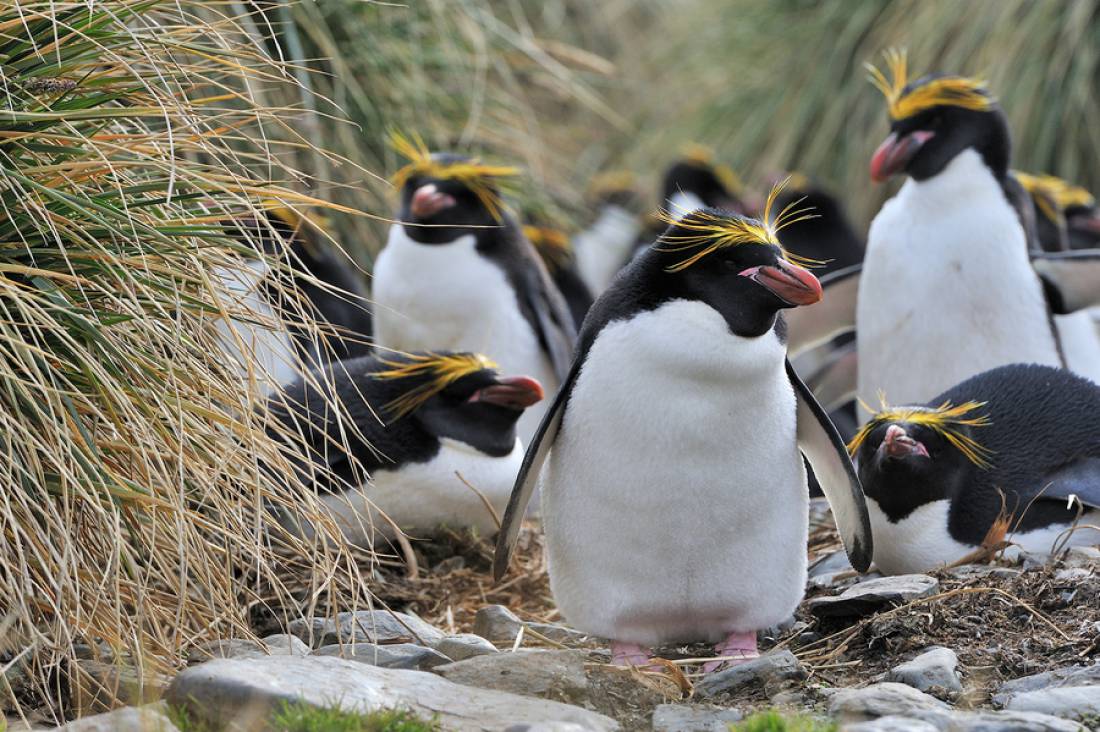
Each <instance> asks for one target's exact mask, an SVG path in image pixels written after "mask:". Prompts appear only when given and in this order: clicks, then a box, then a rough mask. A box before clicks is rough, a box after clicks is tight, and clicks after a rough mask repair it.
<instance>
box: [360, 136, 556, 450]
mask: <svg viewBox="0 0 1100 732" xmlns="http://www.w3.org/2000/svg"><path fill="white" fill-rule="evenodd" d="M395 147H397V149H398V151H399V152H400V153H402V154H403V155H404V156H405V157H407V158H408V159H409V160H410V161H411V162H410V163H409V164H408V165H406V166H405V167H403V168H402V169H401V170H399V171H398V172H397V174H396V175H395V176H394V185H395V186H396V187H397V188H398V190H399V191H400V192H401V206H400V210H399V212H398V222H397V223H395V224H393V226H391V227H390V232H389V238H388V239H387V241H386V246H385V247H384V248H383V249H382V251H381V253H380V254H379V255H378V259H377V261H376V262H375V265H374V286H373V292H372V294H373V296H374V302H375V306H376V307H375V339H376V342H377V344H378V345H379V346H380V347H382V348H387V349H394V350H402V351H414V350H424V349H447V350H466V351H476V352H482V353H491V354H493V358H494V359H496V360H497V361H498V362H499V363H500V364H501V368H502V369H503V370H504V371H506V372H508V373H524V374H530V375H531V376H533V377H534V378H536V379H537V380H538V381H539V382H540V383H542V384H543V386H544V387H545V388H546V389H547V390H548V391H550V392H551V393H552V392H553V391H555V390H556V389H557V388H558V384H560V383H561V380H562V379H563V378H564V377H565V374H566V373H567V372H568V370H569V363H570V360H571V358H572V352H573V340H574V337H575V330H574V328H573V320H572V316H571V315H570V314H569V309H568V307H567V306H566V304H565V301H564V300H563V299H562V296H561V293H559V292H558V289H557V287H555V286H554V283H553V282H551V281H550V276H549V275H548V274H547V272H546V268H545V267H544V266H543V264H542V261H541V260H540V259H539V256H538V254H536V253H535V251H534V249H533V247H532V246H531V244H530V242H528V241H527V240H526V239H525V238H524V237H523V234H522V232H521V231H520V228H519V225H518V224H517V223H516V222H515V220H514V219H513V218H512V217H511V216H510V215H509V214H508V213H507V212H506V211H505V210H504V207H503V203H502V201H501V199H500V192H499V187H498V186H499V183H500V181H501V180H506V179H507V178H509V177H511V176H514V175H516V174H517V171H516V170H515V169H514V168H506V167H498V166H490V165H485V164H483V163H480V162H478V161H476V160H471V159H468V158H465V157H460V156H457V155H448V154H436V155H432V154H431V153H429V152H428V150H427V148H426V147H425V146H424V144H423V142H421V141H420V140H419V139H417V140H416V141H415V142H410V141H409V140H407V139H405V138H403V137H400V136H395ZM543 411H544V409H543V408H542V407H541V406H539V407H536V408H534V409H529V410H527V412H526V413H525V414H524V415H523V417H522V419H521V420H520V425H519V432H520V436H521V437H522V438H523V439H524V441H525V442H526V441H528V440H529V439H530V437H531V436H532V435H533V434H534V432H535V429H536V428H537V427H538V423H539V420H540V419H541V418H542V414H543Z"/></svg>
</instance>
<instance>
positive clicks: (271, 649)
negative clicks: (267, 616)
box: [262, 633, 309, 656]
mask: <svg viewBox="0 0 1100 732" xmlns="http://www.w3.org/2000/svg"><path fill="white" fill-rule="evenodd" d="M262 643H263V644H264V646H266V647H267V652H268V653H270V654H271V655H272V656H308V655H309V646H307V645H306V644H305V643H303V642H302V639H301V638H299V637H298V636H295V635H290V634H289V633H275V634H274V635H269V636H266V637H265V638H264V639H263V641H262Z"/></svg>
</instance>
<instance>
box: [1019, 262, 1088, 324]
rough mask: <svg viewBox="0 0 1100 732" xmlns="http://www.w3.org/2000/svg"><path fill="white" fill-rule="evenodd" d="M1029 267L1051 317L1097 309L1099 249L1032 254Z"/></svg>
mask: <svg viewBox="0 0 1100 732" xmlns="http://www.w3.org/2000/svg"><path fill="white" fill-rule="evenodd" d="M1031 266H1032V267H1033V268H1034V269H1035V271H1036V272H1038V273H1039V277H1040V278H1041V279H1042V280H1043V289H1044V290H1046V295H1047V301H1048V302H1049V303H1050V309H1051V312H1053V313H1054V314H1055V315H1065V314H1067V313H1072V312H1076V311H1078V310H1081V309H1083V308H1087V307H1091V306H1093V305H1100V249H1078V250H1075V251H1072V252H1032V254H1031Z"/></svg>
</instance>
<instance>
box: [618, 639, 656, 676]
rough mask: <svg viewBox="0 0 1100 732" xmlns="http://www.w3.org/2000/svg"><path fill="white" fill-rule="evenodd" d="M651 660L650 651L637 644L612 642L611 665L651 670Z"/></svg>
mask: <svg viewBox="0 0 1100 732" xmlns="http://www.w3.org/2000/svg"><path fill="white" fill-rule="evenodd" d="M651 660H652V658H651V657H650V655H649V651H648V650H647V649H646V648H644V647H643V646H640V645H638V644H637V643H620V642H619V641H611V663H613V664H615V665H616V666H637V667H638V668H640V669H643V670H649V669H650V666H651V665H652V664H650V661H651Z"/></svg>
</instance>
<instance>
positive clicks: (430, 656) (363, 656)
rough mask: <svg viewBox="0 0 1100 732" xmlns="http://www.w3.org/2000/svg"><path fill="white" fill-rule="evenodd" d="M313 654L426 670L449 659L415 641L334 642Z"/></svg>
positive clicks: (389, 666) (391, 666) (387, 666)
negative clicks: (387, 643) (376, 642)
mask: <svg viewBox="0 0 1100 732" xmlns="http://www.w3.org/2000/svg"><path fill="white" fill-rule="evenodd" d="M313 655H314V656H335V657H336V658H346V659H347V660H349V661H356V662H358V663H369V664H370V665H371V666H381V667H382V668H404V669H416V670H418V671H428V670H430V669H433V668H435V667H436V666H442V665H443V664H446V663H450V662H451V659H450V658H448V657H447V656H444V655H443V654H442V653H440V652H438V651H434V650H432V649H431V648H425V647H424V646H418V645H416V644H415V643H394V644H392V645H388V646H380V645H377V644H374V643H347V644H345V645H340V644H338V643H334V644H332V645H330V646H321V647H320V648H318V649H317V650H316V651H314V652H313Z"/></svg>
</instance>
